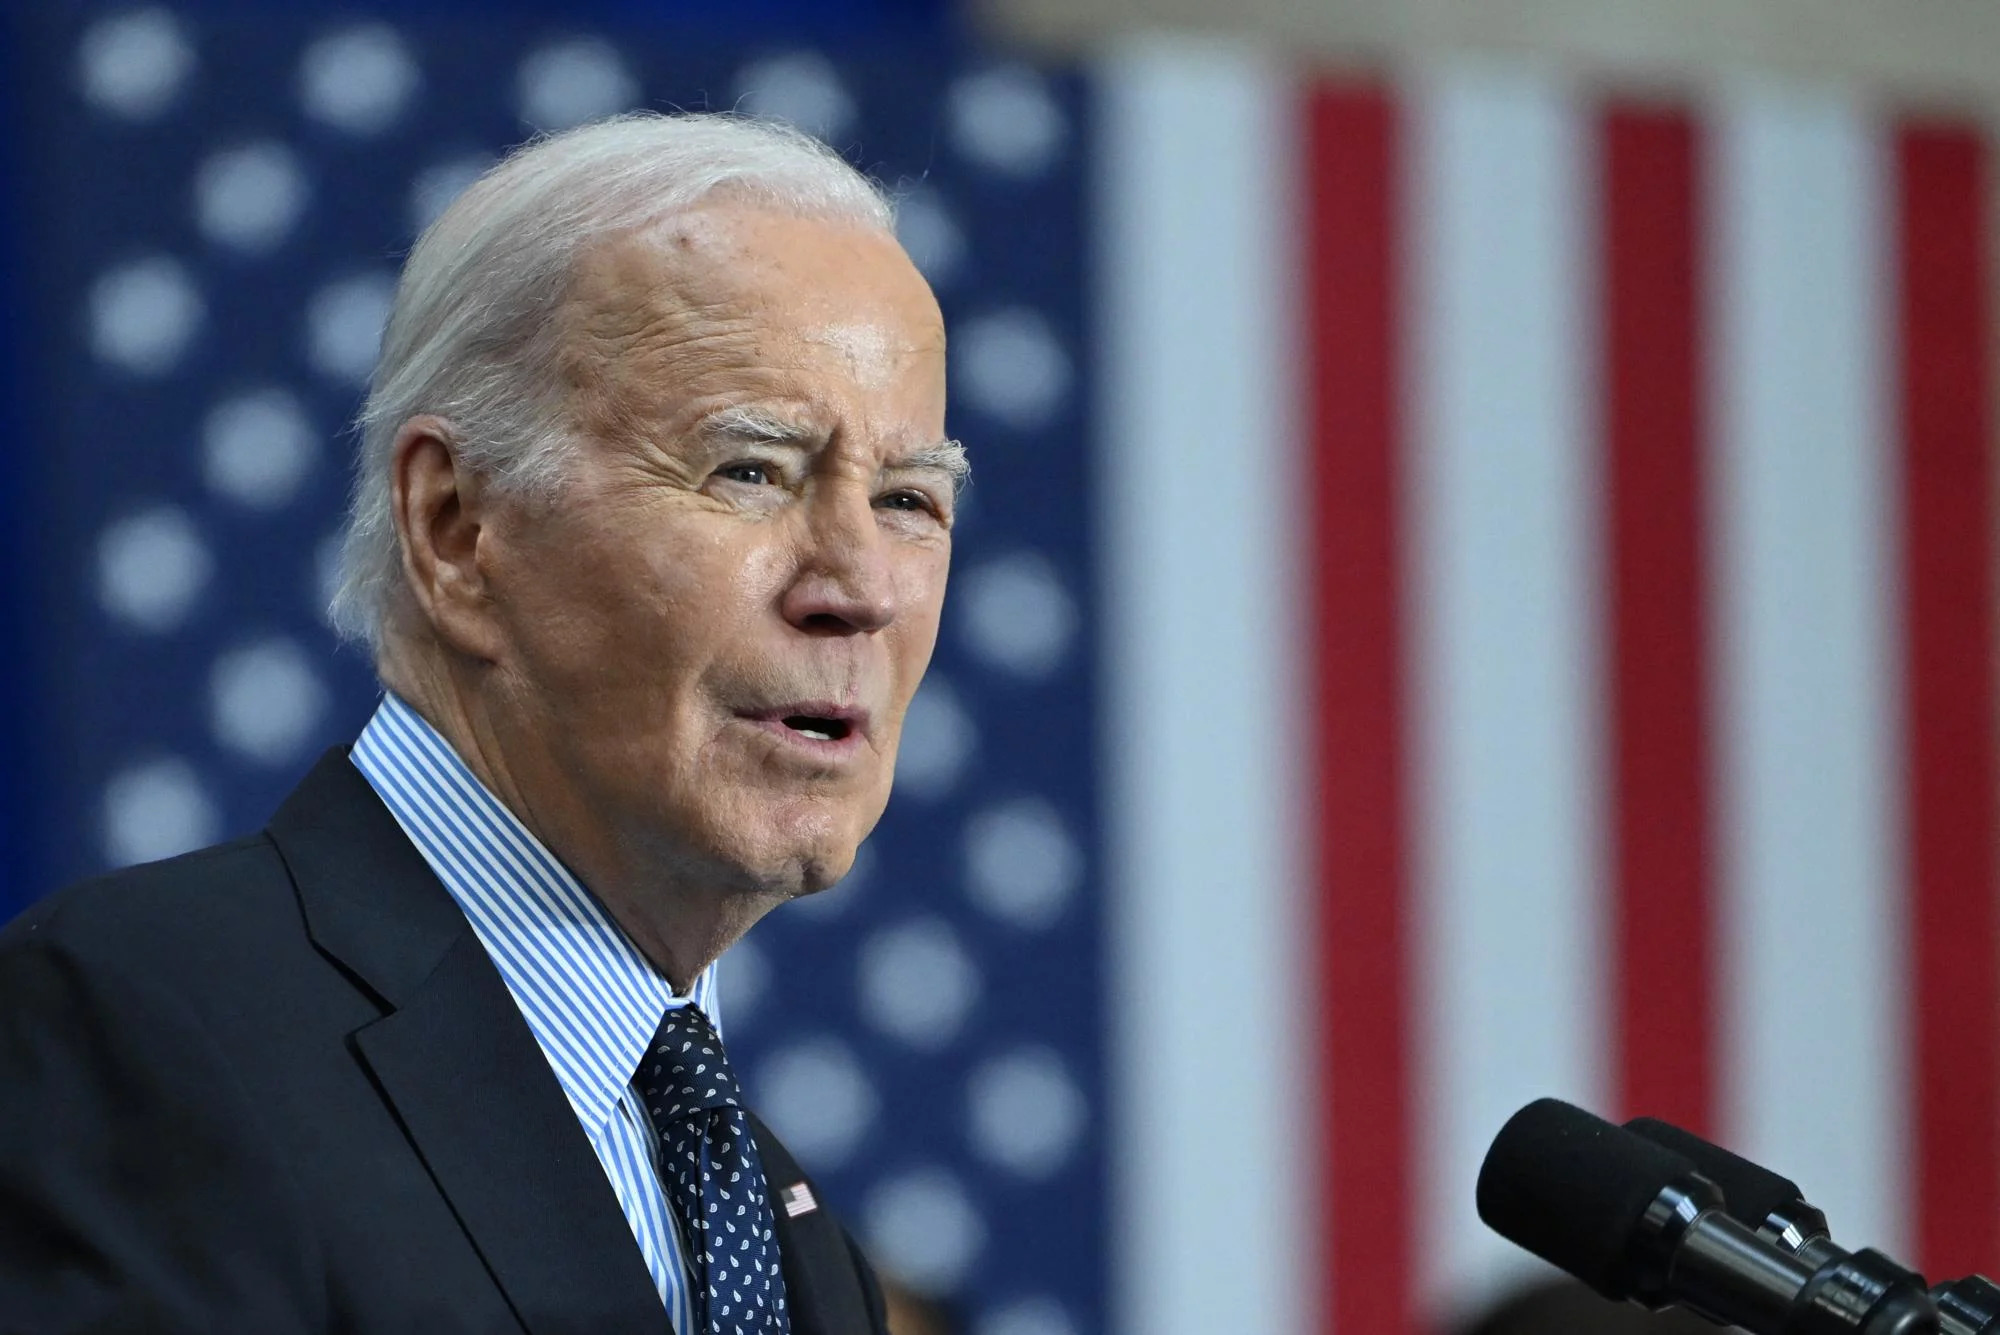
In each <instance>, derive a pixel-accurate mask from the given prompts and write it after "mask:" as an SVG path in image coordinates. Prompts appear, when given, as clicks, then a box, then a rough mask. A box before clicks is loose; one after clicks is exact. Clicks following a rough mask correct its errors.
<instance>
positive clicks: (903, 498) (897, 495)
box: [876, 488, 943, 518]
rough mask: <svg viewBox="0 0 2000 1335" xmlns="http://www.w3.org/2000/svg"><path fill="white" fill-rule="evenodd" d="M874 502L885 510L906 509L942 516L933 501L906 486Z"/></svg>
mask: <svg viewBox="0 0 2000 1335" xmlns="http://www.w3.org/2000/svg"><path fill="white" fill-rule="evenodd" d="M876 504H878V505H880V506H881V507H882V508H883V509H885V510H907V511H910V512H912V513H915V514H931V515H937V516H938V517H939V518H943V515H942V513H941V512H940V511H939V509H938V505H937V503H936V502H935V501H933V500H932V499H931V498H930V497H929V496H927V495H925V494H924V493H923V492H921V491H911V490H909V489H908V488H905V489H904V490H902V491H892V492H890V493H888V494H887V495H886V496H884V497H882V499H881V500H879V501H877V502H876Z"/></svg>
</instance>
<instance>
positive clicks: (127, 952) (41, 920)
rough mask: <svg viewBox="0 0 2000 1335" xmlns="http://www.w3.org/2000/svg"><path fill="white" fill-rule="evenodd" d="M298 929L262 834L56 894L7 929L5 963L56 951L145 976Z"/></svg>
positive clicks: (2, 949) (3, 933) (287, 887)
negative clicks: (24, 953) (20, 955)
mask: <svg viewBox="0 0 2000 1335" xmlns="http://www.w3.org/2000/svg"><path fill="white" fill-rule="evenodd" d="M298 923H299V910H298V904H297V899H296V896H295V894H294V893H293V889H292V881H291V876H290V874H289V872H288V871H287V870H286V868H285V864H284V861H283V859H282V858H280V857H279V856H278V852H277V849H276V848H275V847H273V845H272V843H271V841H270V838H269V837H268V836H266V835H262V834H258V835H253V836H250V837H248V838H244V839H239V840H236V841H234V842H232V843H227V844H217V845H215V846H213V847H210V848H203V849H198V850H196V851H194V852H192V853H184V854H182V855H181V856H179V857H175V858H169V859H166V860H164V861H161V862H149V863H145V864H142V865H140V866H136V867H127V868H125V869H123V870H121V871H115V872H111V873H109V874H107V875H104V876H98V877H93V878H92V879H90V880H87V881H81V882H78V883H77V884H75V885H72V886H69V887H67V888H65V889H62V890H58V891H56V892H55V893H53V894H50V895H48V896H46V897H44V898H43V899H41V900H38V901H37V902H35V903H34V904H31V905H29V906H28V908H27V909H26V910H25V911H24V912H22V914H21V915H20V916H19V917H17V918H16V919H14V921H13V922H11V923H9V924H7V925H6V927H5V928H4V929H0V956H5V955H6V954H8V953H10V952H12V951H16V950H22V949H50V950H57V951H60V952H61V953H63V954H66V955H70V956H72V957H74V958H76V959H78V960H80V961H83V962H89V961H92V960H102V961H104V962H105V963H107V964H113V965H117V966H120V967H123V968H127V969H133V968H136V969H139V970H140V971H142V972H158V971H160V970H163V969H172V968H174V967H176V965H177V963H178V964H180V965H183V966H185V967H190V968H199V967H200V962H201V960H202V957H203V956H205V955H209V954H212V953H213V952H214V951H215V950H216V949H218V948H226V946H227V943H229V942H231V941H236V940H241V939H244V938H246V937H250V936H256V935H264V936H268V935H271V934H272V933H273V932H278V933H283V932H284V931H285V930H286V929H287V927H289V928H290V930H292V931H298Z"/></svg>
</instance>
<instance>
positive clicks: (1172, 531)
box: [1097, 40, 1315, 1335]
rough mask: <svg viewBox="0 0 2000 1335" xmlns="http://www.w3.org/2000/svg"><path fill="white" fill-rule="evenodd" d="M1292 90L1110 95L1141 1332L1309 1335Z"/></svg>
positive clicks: (1128, 1198) (1147, 73) (1234, 84)
mask: <svg viewBox="0 0 2000 1335" xmlns="http://www.w3.org/2000/svg"><path fill="white" fill-rule="evenodd" d="M1291 94H1292V90H1291V87H1290V84H1289V82H1288V80H1287V78H1286V76H1285V75H1284V74H1283V73H1281V71H1280V69H1279V67H1278V66H1277V65H1276V64H1275V63H1267V62H1266V61H1264V60H1262V59H1259V58H1257V57H1256V56H1254V55H1251V54H1249V53H1247V52H1243V51H1238V50H1235V49H1233V48H1230V47H1226V46H1219V45H1209V44H1202V45H1193V44H1189V45H1179V44H1174V43H1170V42H1162V41H1158V40H1154V41H1148V42H1142V43H1138V44H1135V45H1132V46H1129V47H1126V48H1124V49H1122V50H1121V51H1120V52H1118V53H1117V54H1116V55H1115V56H1114V57H1113V58H1112V59H1110V60H1109V62H1108V64H1107V66H1106V68H1105V70H1104V79H1103V100H1102V131H1101V132H1102V135H1103V139H1102V142H1101V144H1100V146H1099V147H1100V151H1099V152H1098V154H1097V161H1098V163H1099V164H1100V170H1101V171H1102V173H1103V175H1102V179H1101V180H1100V181H1099V183H1098V186H1099V195H1098V200H1097V204H1098V208H1097V215H1098V217H1099V219H1100V220H1101V221H1100V227H1101V229H1102V230H1101V231H1100V233H1099V236H1098V242H1099V244H1098V250H1097V253H1098V255H1099V257H1100V260H1101V263H1102V266H1103V284H1104V288H1103V292H1102V297H1103V301H1102V303H1101V306H1100V310H1101V312H1102V319H1103V322H1104V323H1103V326H1102V328H1103V335H1104V341H1103V354H1104V372H1103V381H1102V384H1103V397H1102V403H1101V408H1102V413H1103V417H1102V423H1101V429H1100V431H1099V441H1100V445H1101V449H1102V455H1101V466H1100V467H1099V468H1098V470H1097V477H1098V491H1099V495H1100V497H1101V500H1100V505H1101V506H1102V509H1101V512H1100V513H1101V520H1102V526H1101V528H1100V533H1101V534H1102V538H1103V542H1104V549H1103V550H1104V560H1105V579H1104V585H1103V599H1102V606H1103V609H1104V615H1103V621H1104V628H1105V637H1106V638H1105V642H1104V659H1103V662H1104V681H1105V683H1106V684H1105V696H1104V710H1103V717H1104V719H1105V726H1106V728H1107V729H1108V732H1107V734H1106V736H1105V739H1104V741H1105V745H1104V755H1105V758H1106V763H1107V766H1108V775H1107V779H1108V792H1109V801H1108V806H1109V810H1108V813H1107V843H1108V846H1109V849H1110V867H1109V868H1108V872H1109V876H1108V880H1109V886H1110V895H1111V899H1110V907H1109V927H1108V929H1109V934H1110V941H1111V952H1110V953H1111V971H1112V973H1111V976H1112V987H1111V1009H1112V1012H1113V1034H1114V1042H1113V1044H1112V1050H1113V1052H1114V1054H1115V1058H1114V1068H1113V1078H1114V1088H1115V1090H1116V1093H1115V1099H1116V1105H1117V1106H1116V1112H1115V1117H1116V1119H1117V1123H1116V1132H1115V1134H1114V1135H1113V1136H1112V1137H1111V1141H1110V1143H1111V1145H1112V1151H1113V1155H1114V1163H1113V1174H1114V1178H1113V1181H1114V1186H1113V1217H1114V1220H1115V1222H1116V1229H1117V1232H1116V1235H1115V1238H1114V1251H1115V1259H1114V1267H1115V1270H1116V1280H1115V1286H1114V1291H1113V1292H1114V1302H1115V1304H1116V1311H1117V1325H1118V1327H1119V1328H1120V1329H1123V1330H1126V1331H1130V1332H1134V1333H1135V1335H1137V1333H1138V1332H1144V1335H1211V1333H1212V1332H1214V1331H1219V1330H1243V1331H1253V1330H1254V1331H1263V1332H1272V1333H1273V1335H1288V1333H1289V1332H1303V1331H1304V1330H1305V1329H1307V1325H1308V1316H1307V1311H1306V1304H1307V1301H1308V1299H1307V1296H1306V1295H1307V1288H1306V1285H1305V1283H1304V1280H1303V1273H1304V1272H1303V1266H1304V1265H1305V1256H1304V1254H1303V1251H1304V1248H1305V1247H1306V1246H1308V1245H1309V1244H1308V1243H1307V1242H1306V1241H1305V1239H1307V1238H1308V1236H1309V1231H1310V1230H1309V1227H1308V1225H1309V1224H1310V1222H1311V1219H1312V1217H1313V1213H1314V1206H1315V1202H1314V1200H1313V1196H1314V1193H1313V1191H1312V1190H1311V1189H1310V1187H1309V1186H1307V1185H1305V1184H1309V1183H1310V1182H1311V1175H1312V1173H1313V1171H1314V1169H1313V1164H1314V1162H1315V1159H1314V1156H1312V1155H1311V1154H1309V1153H1306V1152H1304V1144H1303V1141H1302V1136H1301V1128H1302V1126H1303V1125H1304V1124H1305V1122H1306V1119H1307V1118H1309V1117H1310V1115H1311V1113H1310V1110H1309V1108H1308V1107H1307V1106H1306V1105H1307V1102H1308V1099H1309V1097H1310V1086H1309V1071H1310V1060H1309V1057H1310V1053H1311V1048H1310V1046H1309V1044H1310V1029H1311V1026H1310V1025H1309V1024H1307V1023H1304V1022H1302V1016H1303V1015H1304V1014H1305V1010H1304V993H1303V992H1302V990H1301V982H1300V980H1301V968H1302V966H1303V961H1302V959H1301V958H1300V956H1301V955H1302V954H1303V952H1304V951H1305V950H1306V949H1308V944H1307V941H1308V933H1307V932H1306V931H1304V930H1303V924H1304V919H1303V917H1302V914H1303V913H1304V911H1305V910H1306V908H1307V907H1308V895H1307V891H1306V887H1307V886H1308V885H1309V880H1308V877H1307V876H1306V875H1305V869H1304V868H1303V867H1302V865H1301V858H1300V855H1299V852H1298V849H1299V839H1298V834H1297V823H1298V821H1299V819H1301V817H1302V814H1303V813H1302V809H1303V806H1304V802H1305V800H1306V799H1305V798H1304V796H1303V794H1302V792H1301V788H1300V785H1299V782H1298V779H1299V776H1300V775H1301V774H1302V773H1303V761H1302V756H1301V750H1302V740H1303V733H1304V730H1305V729H1307V728H1309V727H1310V726H1311V720H1310V719H1308V718H1305V717H1303V716H1302V714H1301V708H1300V704H1299V701H1300V700H1301V698H1302V697H1301V692H1300V686H1301V681H1300V674H1299V672H1298V668H1297V660H1298V654H1297V652H1296V649H1295V641H1296V639H1297V635H1298V628H1297V627H1296V626H1295V625H1294V624H1293V619H1294V618H1295V617H1297V616H1299V615H1300V604H1301V598H1300V595H1299V589H1298V580H1297V576H1296V572H1295V570H1294V565H1295V551H1296V547H1297V543H1296V541H1295V524H1294V520H1293V515H1292V513H1291V508H1292V507H1293V506H1294V505H1295V504H1297V503H1299V496H1300V493H1301V491H1302V490H1303V488H1302V486H1301V484H1300V478H1301V472H1302V463H1301V460H1302V457H1303V456H1302V451H1301V450H1300V449H1299V448H1298V447H1297V445H1296V441H1297V438H1298V430H1297V427H1296V421H1297V417H1298V409H1297V407H1296V404H1297V403H1298V394H1297V392H1296V388H1295V386H1294V384H1293V381H1294V379H1295V376H1294V374H1293V372H1292V365H1293V362H1294V360H1295V359H1296V356H1297V351H1296V349H1295V347H1294V334H1295V331H1294V328H1293V319H1292V313H1291V309H1290V305H1289V303H1290V295H1289V293H1290V289H1291V285H1292V284H1293V283H1294V282H1295V280H1296V265H1295V264H1294V262H1293V256H1294V254H1295V253H1296V239H1295V237H1294V236H1293V228H1294V226H1295V218H1296V214H1297V204H1296V201H1295V199H1294V192H1293V185H1292V178H1293V176H1294V173H1295V166H1294V164H1295V163H1296V161H1297V157H1298V149H1297V146H1296V144H1295V138H1296V134H1297V130H1296V127H1295V125H1294V117H1295V114H1296V108H1295V106H1294V99H1293V97H1292V95H1291Z"/></svg>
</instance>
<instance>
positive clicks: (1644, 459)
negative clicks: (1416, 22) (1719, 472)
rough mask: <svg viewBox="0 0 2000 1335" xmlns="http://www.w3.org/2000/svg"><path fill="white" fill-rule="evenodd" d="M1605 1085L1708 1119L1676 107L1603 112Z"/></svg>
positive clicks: (1699, 614)
mask: <svg viewBox="0 0 2000 1335" xmlns="http://www.w3.org/2000/svg"><path fill="white" fill-rule="evenodd" d="M1602 132H1603V141H1602V152H1603V171H1602V175H1601V181H1602V187H1603V191H1604V199H1603V209H1604V214H1603V217H1604V274H1605V279H1604V285H1603V294H1604V301H1605V310H1604V341H1605V352H1606V358H1607V360H1606V368H1605V369H1606V373H1607V374H1606V380H1605V408H1606V413H1605V432H1606V440H1605V446H1606V455H1607V459H1606V461H1607V465H1608V467H1607V468H1606V471H1605V479H1606V485H1607V487H1608V490H1609V496H1608V498H1607V499H1608V522H1609V526H1610V532H1609V534H1608V552H1609V557H1610V562H1611V579H1610V609H1609V610H1610V625H1609V635H1610V645H1609V663H1610V670H1609V674H1608V682H1609V689H1610V693H1611V701H1610V746H1611V751H1612V756H1611V774H1612V781H1613V784H1614V790H1615V794H1616V796H1615V799H1614V803H1613V811H1612V813H1611V821H1610V837H1611V840H1612V844H1613V862H1612V865H1613V867H1614V868H1615V876H1616V883H1615V890H1614V894H1613V903H1612V908H1611V914H1610V918H1611V922H1612V924H1613V929H1612V931H1613V936H1612V940H1613V943H1614V946H1615V949H1614V952H1613V955H1612V960H1611V967H1612V968H1613V970H1614V971H1615V972H1616V979H1615V983H1614V986H1613V988H1612V990H1611V995H1612V996H1613V997H1614V998H1615V999H1616V1006H1617V1010H1616V1017H1617V1030H1616V1033H1615V1035H1614V1039H1613V1044H1614V1048H1615V1051H1616V1053H1617V1057H1616V1065H1615V1071H1616V1080H1617V1085H1616V1097H1617V1100H1618V1107H1619V1108H1620V1109H1622V1110H1623V1112H1624V1114H1625V1115H1626V1116H1633V1115H1638V1114H1642V1113H1643V1114H1646V1115H1649V1116H1654V1117H1661V1118H1665V1119H1666V1120H1668V1121H1670V1122H1674V1123H1676V1124H1678V1125H1681V1126H1684V1127H1687V1128H1689V1129H1691V1130H1694V1131H1697V1132H1705V1131H1710V1130H1712V1129H1713V1126H1714V1113H1715V1078H1714V1063H1715V1055H1714V1023H1715V1021H1714V1015H1715V1010H1714V1006H1713V1004H1712V1002H1711V998H1712V997H1713V996H1714V979H1715V960H1714V954H1715V952H1714V926H1713V921H1712V917H1711V898H1712V894H1711V867H1712V861H1711V856H1710V854H1711V838H1710V806H1709V754H1708V651H1707V645H1708V634H1707V626H1706V622H1705V619H1704V616H1703V610H1702V608H1703V597H1702V595H1703V591H1704V588H1705V584H1706V579H1705V575H1704V562H1703V558H1702V553H1703V550H1704V539H1703V528H1704V525H1703V499H1702V496H1703V492H1702V465H1701V461H1702V453H1703V443H1702V428H1701V423H1702V405H1703V402H1704V392H1703V385H1702V363H1701V341H1700V340H1701V328H1702V310H1701V300H1700V294H1701V292H1702V288H1703V274H1702V264H1701V256H1700V247H1699V236H1700V224H1699V219H1700V217H1701V210H1702V206H1701V199H1700V197H1699V184H1698V183H1699V181H1700V179H1701V177H1700V170H1701V168H1700V162H1699V155H1700V142H1699V139H1698V137H1697V135H1696V132H1695V127H1694V123H1693V121H1692V119H1691V118H1690V117H1689V116H1687V115H1685V114H1683V113H1681V112H1678V111H1666V110H1657V109H1645V110H1639V109H1633V108H1613V109H1612V110H1610V111H1609V112H1608V114H1607V115H1606V117H1605V119H1604V122H1603V131H1602Z"/></svg>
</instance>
